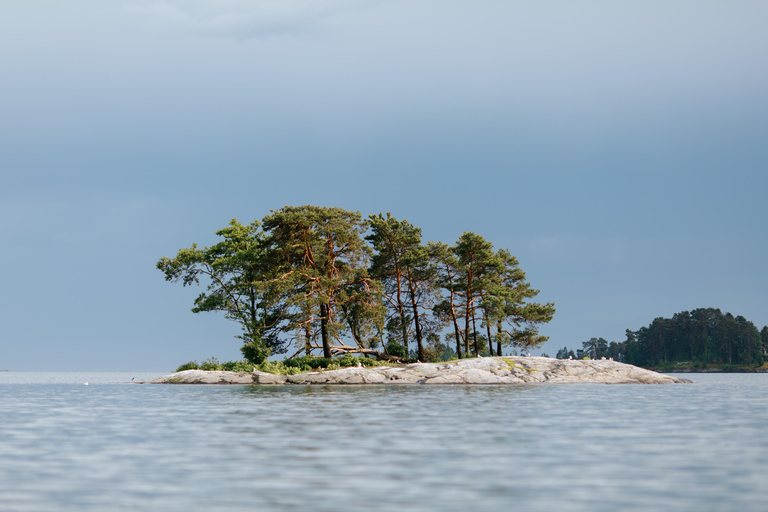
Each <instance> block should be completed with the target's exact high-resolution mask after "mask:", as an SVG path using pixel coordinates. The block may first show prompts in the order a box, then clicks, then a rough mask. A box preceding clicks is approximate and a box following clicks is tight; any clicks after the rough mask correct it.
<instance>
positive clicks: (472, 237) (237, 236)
mask: <svg viewBox="0 0 768 512" xmlns="http://www.w3.org/2000/svg"><path fill="white" fill-rule="evenodd" d="M216 234H217V235H218V236H219V237H221V240H220V241H219V242H218V243H216V244H214V245H212V246H210V247H203V248H199V247H198V246H197V245H196V244H192V246H191V247H189V248H186V249H181V250H179V251H178V253H177V254H176V256H175V257H173V258H165V257H164V258H160V260H159V261H158V262H157V268H158V269H159V270H160V271H162V272H163V274H164V275H165V279H166V280H168V281H173V282H181V283H182V284H183V285H184V286H190V285H203V286H204V287H205V289H204V291H203V292H202V293H200V294H199V295H198V296H197V298H196V299H195V300H194V307H193V308H192V311H193V312H195V313H202V312H214V311H217V312H222V313H223V314H224V316H225V318H227V319H229V320H232V321H235V322H237V323H238V324H239V325H240V327H241V334H240V335H239V336H238V338H240V339H242V341H243V345H242V348H241V352H242V354H243V357H244V358H245V360H246V361H247V364H249V365H254V366H259V365H265V366H264V367H265V368H270V369H272V370H275V371H294V370H289V369H291V368H293V369H302V368H330V367H336V366H339V367H344V365H345V364H352V363H354V364H355V365H356V364H368V363H367V361H369V360H367V359H358V358H352V359H354V361H352V360H351V359H348V358H340V359H336V360H331V355H332V354H333V353H335V351H334V350H333V349H334V348H337V349H339V348H341V349H343V348H348V347H350V346H352V347H355V346H356V347H360V348H364V349H377V348H378V347H381V346H382V345H384V344H386V351H387V352H388V353H389V354H391V355H394V356H396V357H401V358H408V357H409V356H411V357H414V358H418V359H419V360H421V361H426V360H433V359H434V360H439V359H445V358H447V357H455V356H458V357H459V358H461V357H462V356H466V355H467V353H468V352H474V353H475V355H478V354H483V353H488V354H492V355H497V354H500V353H501V351H502V346H504V347H507V349H509V348H531V347H535V346H538V345H540V344H541V343H543V342H544V341H545V340H546V337H544V336H541V335H540V334H539V332H538V328H539V326H540V325H541V324H543V323H546V322H548V321H550V320H551V318H552V316H553V314H554V312H555V309H554V304H552V303H547V304H539V303H535V302H531V300H532V299H533V298H534V297H535V296H536V295H537V294H538V290H535V289H533V288H532V287H531V286H530V284H529V283H528V282H527V281H526V280H525V273H524V272H523V271H522V270H521V269H520V268H519V265H518V261H517V259H516V258H515V257H514V256H512V254H511V253H510V252H509V251H507V250H506V249H499V250H495V249H494V248H493V244H492V243H491V242H490V241H487V240H485V239H484V238H483V237H482V236H480V235H477V234H475V233H472V232H465V233H464V234H462V235H461V237H459V239H458V240H457V242H456V243H455V244H454V245H453V246H448V245H446V244H442V243H428V244H426V245H424V244H422V238H421V235H422V234H421V229H420V228H418V227H416V226H414V225H412V224H410V223H409V222H408V221H405V220H397V219H396V218H394V217H393V216H392V215H390V214H389V213H388V214H387V215H386V217H385V216H384V215H382V214H379V215H375V216H374V215H372V216H369V218H368V220H364V219H363V217H362V214H360V213H359V212H355V211H347V210H344V209H341V208H336V207H319V206H312V205H304V206H285V207H283V208H281V209H279V210H275V211H272V212H271V213H270V214H269V215H267V216H265V217H264V219H263V221H262V222H259V221H258V220H254V221H253V222H251V223H250V224H248V225H243V224H241V223H239V222H238V221H237V220H236V219H232V221H230V223H229V224H228V225H227V226H226V227H224V228H223V229H221V230H219V231H217V232H216ZM446 327H450V328H451V329H452V335H453V338H452V340H451V342H450V344H451V346H450V348H449V347H448V346H447V343H443V342H442V341H441V340H442V338H443V334H444V332H443V331H444V330H445V329H446ZM414 339H415V340H416V350H415V351H413V352H411V351H410V350H409V349H410V348H411V347H412V345H411V344H410V343H409V340H410V341H412V340H414ZM446 341H447V340H446ZM334 343H338V345H339V346H336V347H333V346H332V344H334ZM292 344H295V348H296V349H299V350H301V349H305V350H306V354H307V355H309V354H311V353H312V351H313V350H315V349H322V351H323V356H324V357H325V358H326V359H327V362H325V363H324V364H323V365H322V366H316V365H318V364H320V363H317V362H310V361H309V360H308V359H306V360H302V362H300V363H287V364H285V365H283V366H279V367H278V366H275V364H276V363H270V362H268V358H269V357H270V356H272V355H275V354H283V353H285V352H286V351H287V349H288V347H290V346H291V345H292ZM462 345H463V349H462ZM454 347H455V350H454ZM300 359H301V358H300ZM232 363H233V364H234V363H235V362H232ZM313 365H315V366H313ZM220 366H223V365H222V364H220V363H218V361H215V360H209V361H206V362H204V363H202V365H200V367H201V368H206V369H216V368H218V367H220Z"/></svg>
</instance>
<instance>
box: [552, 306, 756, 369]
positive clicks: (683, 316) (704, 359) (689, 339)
mask: <svg viewBox="0 0 768 512" xmlns="http://www.w3.org/2000/svg"><path fill="white" fill-rule="evenodd" d="M763 332H765V333H766V334H768V329H766V328H763ZM764 338H765V337H764V336H763V333H762V332H760V331H758V329H757V327H755V325H754V324H753V323H752V322H750V321H748V320H747V319H746V318H744V317H743V316H735V317H734V316H733V315H732V314H730V313H725V314H723V313H722V312H721V311H720V310H719V309H714V308H700V309H694V310H693V311H690V312H688V311H682V312H680V313H675V314H674V315H673V316H672V318H661V317H659V318H656V319H654V320H653V322H651V323H650V325H648V326H647V327H641V328H640V329H638V330H637V331H632V330H629V329H627V331H626V340H625V341H623V342H615V341H612V342H610V343H608V342H607V341H606V340H604V339H603V338H592V339H590V340H589V341H585V342H583V343H582V348H581V349H578V350H577V351H576V356H577V357H578V358H581V357H583V356H591V357H593V358H598V359H599V358H601V357H606V358H611V357H612V358H613V359H614V360H617V361H622V362H625V363H630V364H634V365H637V366H644V367H650V368H656V369H661V370H663V371H672V370H674V369H679V368H681V367H684V368H696V369H702V368H707V367H710V366H711V367H715V368H719V369H724V370H727V369H731V370H733V369H745V368H749V367H757V366H760V365H762V364H763V362H764V361H765V357H766V356H765V355H764V350H765V342H766V341H767V340H765V339H764ZM566 351H567V349H566V348H563V349H562V350H560V351H558V357H561V356H565V355H567V353H566ZM713 365H714V366H713Z"/></svg>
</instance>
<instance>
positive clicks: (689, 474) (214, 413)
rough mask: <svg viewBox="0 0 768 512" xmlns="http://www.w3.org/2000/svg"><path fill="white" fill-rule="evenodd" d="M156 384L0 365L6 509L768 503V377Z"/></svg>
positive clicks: (761, 506)
mask: <svg viewBox="0 0 768 512" xmlns="http://www.w3.org/2000/svg"><path fill="white" fill-rule="evenodd" d="M153 376H156V375H154V374H152V375H149V374H140V373H133V374H127V373H126V374H122V373H111V374H108V373H103V374H75V373H13V372H0V511H2V512H16V511H152V510H165V511H182V510H184V511H188V510H213V511H216V510H234V509H236V508H244V507H248V508H249V509H252V510H276V511H282V510H291V511H296V510H321V511H325V510H328V511H331V510H333V511H347V510H348V511H355V512H359V511H360V510H376V511H378V510H381V511H384V510H387V511H389V510H405V511H411V510H413V511H416V510H441V511H452V510H467V509H470V510H475V511H479V510H521V511H539V510H541V511H553V510H556V511H559V512H562V511H618V510H624V511H626V510H648V511H651V510H653V511H659V510H691V511H710V510H712V511H715V510H718V511H719V510H723V511H726V510H727V511H734V510H738V511H752V510H754V511H758V510H759V511H764V510H766V507H767V506H768V505H766V503H767V502H768V501H767V500H766V497H765V485H766V481H768V392H767V391H768V374H720V375H718V374H691V375H687V377H689V378H691V379H692V380H695V381H696V383H695V384H687V385H658V386H641V385H613V386H610V385H590V384H584V385H573V384H568V385H533V386H504V387H497V386H474V387H470V386H434V387H432V386H403V387H363V386H349V387H322V386H318V387H262V388H259V387H250V386H193V385H186V386H178V385H177V386H161V385H136V384H130V382H129V381H130V379H131V377H136V379H137V380H139V379H142V378H148V377H153ZM86 381H87V382H89V385H88V386H84V385H83V384H82V383H83V382H86Z"/></svg>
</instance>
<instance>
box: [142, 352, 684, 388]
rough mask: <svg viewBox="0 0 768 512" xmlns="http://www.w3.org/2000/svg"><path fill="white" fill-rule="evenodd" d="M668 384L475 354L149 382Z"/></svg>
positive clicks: (610, 370)
mask: <svg viewBox="0 0 768 512" xmlns="http://www.w3.org/2000/svg"><path fill="white" fill-rule="evenodd" d="M576 382H594V383H601V384H672V383H683V382H690V381H689V380H687V379H679V378H676V377H672V376H670V375H664V374H661V373H657V372H654V371H651V370H645V369H643V368H638V367H637V366H632V365H629V364H625V363H619V362H617V361H610V360H605V359H603V360H568V359H552V358H549V357H523V356H510V357H481V358H475V359H461V360H458V361H449V362H445V363H413V364H407V365H393V366H376V367H371V368H361V367H352V368H342V369H340V370H327V371H318V372H308V373H300V374H296V375H275V374H272V373H265V372H259V371H254V372H253V373H235V372H214V371H203V370H186V371H182V372H177V373H173V374H171V375H166V376H165V377H160V378H159V379H154V380H150V381H146V383H151V384H257V385H274V384H304V385H307V384H533V383H576Z"/></svg>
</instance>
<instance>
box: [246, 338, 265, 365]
mask: <svg viewBox="0 0 768 512" xmlns="http://www.w3.org/2000/svg"><path fill="white" fill-rule="evenodd" d="M240 352H242V353H243V357H245V360H246V361H248V362H249V363H252V364H261V363H263V362H264V361H266V360H267V358H268V357H269V354H270V353H271V352H272V351H271V350H270V349H269V347H265V346H264V345H263V344H262V343H261V342H257V341H249V342H248V343H246V344H245V345H243V346H242V347H240Z"/></svg>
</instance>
